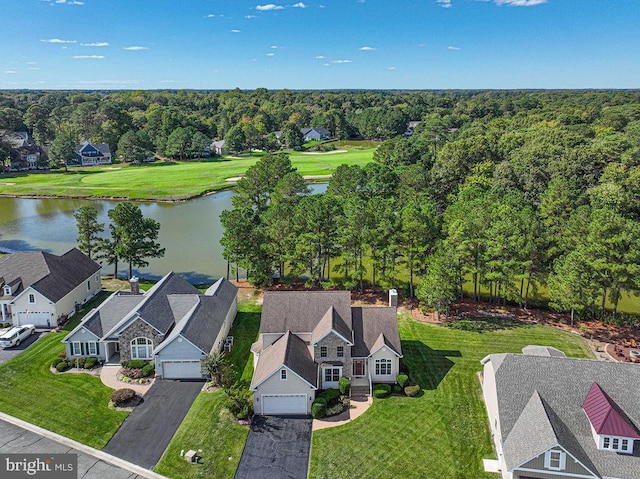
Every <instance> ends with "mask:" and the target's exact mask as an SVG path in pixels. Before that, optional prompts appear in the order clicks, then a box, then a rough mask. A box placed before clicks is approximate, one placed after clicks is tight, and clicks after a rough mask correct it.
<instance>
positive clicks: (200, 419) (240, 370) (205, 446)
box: [155, 303, 261, 479]
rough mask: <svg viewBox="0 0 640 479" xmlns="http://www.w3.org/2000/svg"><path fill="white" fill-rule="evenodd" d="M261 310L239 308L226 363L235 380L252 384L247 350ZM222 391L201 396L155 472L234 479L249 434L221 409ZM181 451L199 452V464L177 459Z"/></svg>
mask: <svg viewBox="0 0 640 479" xmlns="http://www.w3.org/2000/svg"><path fill="white" fill-rule="evenodd" d="M260 309H261V308H260V306H256V305H249V304H242V303H241V304H240V305H239V311H238V316H237V317H236V319H235V321H234V323H233V328H232V329H231V333H230V334H231V335H233V337H234V345H233V350H232V351H231V353H230V354H229V355H228V357H227V359H228V360H229V362H230V363H231V364H233V365H234V366H235V367H236V378H237V379H238V380H242V381H247V384H248V382H249V381H250V380H251V375H252V374H253V360H252V356H251V353H250V351H249V348H250V347H251V343H253V342H254V341H255V340H256V339H257V337H258V328H259V326H260ZM226 398H227V395H226V394H225V392H224V391H223V390H217V391H215V392H213V393H200V394H199V395H198V397H197V398H196V401H195V402H194V404H193V406H192V407H191V409H190V410H189V413H188V414H187V416H186V417H185V419H184V420H183V421H182V424H181V425H180V428H179V429H178V431H177V432H176V434H175V435H174V436H173V439H172V440H171V443H170V444H169V447H168V448H167V450H166V451H165V453H164V455H163V456H162V459H160V462H159V463H158V465H157V466H156V467H155V472H158V473H160V474H163V475H165V476H168V477H172V478H176V479H183V478H184V479H190V478H200V477H202V478H204V477H216V478H233V476H234V475H235V472H236V469H237V468H238V464H239V462H240V457H241V456H242V451H243V449H244V444H245V442H246V440H247V435H248V434H249V428H248V427H247V426H241V425H239V424H238V423H237V421H235V419H234V418H233V417H232V416H231V414H230V413H229V412H228V411H227V409H226V408H225V407H224V403H225V400H226ZM182 449H185V450H188V449H195V450H198V449H202V455H203V459H202V461H201V464H190V463H187V462H185V460H184V459H183V458H182V457H180V451H181V450H182Z"/></svg>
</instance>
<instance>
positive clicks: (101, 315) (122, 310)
mask: <svg viewBox="0 0 640 479" xmlns="http://www.w3.org/2000/svg"><path fill="white" fill-rule="evenodd" d="M142 299H143V296H142V295H131V294H121V293H115V294H113V295H111V296H110V297H109V298H108V299H107V300H106V301H105V302H104V303H102V304H101V305H100V306H99V307H98V308H97V309H95V310H93V311H91V312H89V314H88V315H87V317H86V320H84V319H83V323H82V325H83V326H84V328H86V329H88V330H89V331H91V332H92V333H93V334H95V335H96V336H97V337H98V338H102V337H103V336H104V335H105V334H106V333H107V332H109V331H110V330H111V328H113V327H114V326H115V325H116V324H118V323H119V322H120V321H121V320H122V318H124V317H125V316H126V315H127V314H128V313H129V312H130V311H131V310H132V309H134V308H135V307H136V306H137V305H138V304H140V302H141V301H142Z"/></svg>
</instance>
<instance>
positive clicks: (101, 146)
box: [76, 141, 111, 156]
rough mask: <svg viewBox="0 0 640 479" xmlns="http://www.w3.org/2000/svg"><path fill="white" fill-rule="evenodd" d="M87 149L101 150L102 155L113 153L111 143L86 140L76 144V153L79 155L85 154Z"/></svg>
mask: <svg viewBox="0 0 640 479" xmlns="http://www.w3.org/2000/svg"><path fill="white" fill-rule="evenodd" d="M86 150H89V151H91V150H95V151H97V152H99V153H100V154H101V155H102V156H109V155H111V149H110V148H109V145H108V144H106V143H91V142H90V141H85V142H83V143H81V144H79V145H77V146H76V154H77V155H78V156H84V155H83V153H85V151H86Z"/></svg>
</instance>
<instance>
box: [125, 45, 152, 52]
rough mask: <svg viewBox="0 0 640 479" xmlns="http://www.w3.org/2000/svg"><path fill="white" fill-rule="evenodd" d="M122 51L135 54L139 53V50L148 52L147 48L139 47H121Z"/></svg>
mask: <svg viewBox="0 0 640 479" xmlns="http://www.w3.org/2000/svg"><path fill="white" fill-rule="evenodd" d="M123 50H129V51H131V52H137V51H140V50H148V48H147V47H141V46H139V45H133V46H130V47H123Z"/></svg>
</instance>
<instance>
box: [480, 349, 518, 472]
mask: <svg viewBox="0 0 640 479" xmlns="http://www.w3.org/2000/svg"><path fill="white" fill-rule="evenodd" d="M482 395H483V396H484V404H485V407H486V409H487V417H488V420H489V428H490V429H491V436H492V437H493V444H494V446H495V450H496V455H497V457H498V462H499V463H500V469H501V470H502V479H511V477H512V474H511V473H510V472H509V471H507V466H506V465H505V463H504V457H503V455H502V431H501V430H500V418H499V415H498V391H497V389H496V373H495V370H494V368H493V363H492V362H491V361H487V363H486V364H485V365H484V372H483V382H482Z"/></svg>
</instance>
